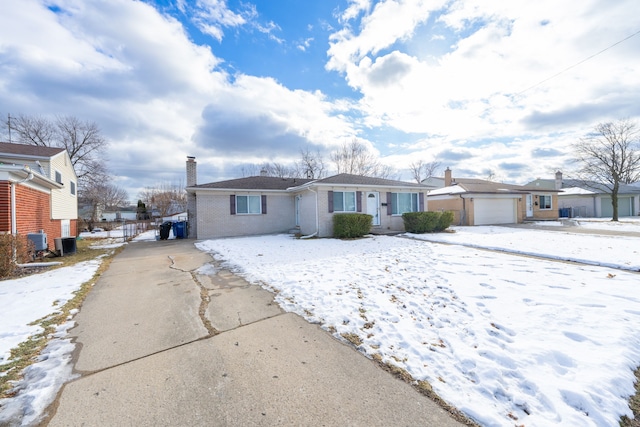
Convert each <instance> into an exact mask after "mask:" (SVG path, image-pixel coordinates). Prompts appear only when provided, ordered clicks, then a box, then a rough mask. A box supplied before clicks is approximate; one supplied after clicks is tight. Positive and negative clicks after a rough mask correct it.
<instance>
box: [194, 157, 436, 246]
mask: <svg viewBox="0 0 640 427" xmlns="http://www.w3.org/2000/svg"><path fill="white" fill-rule="evenodd" d="M186 190H187V211H188V218H189V236H190V237H192V238H196V239H210V238H217V237H233V236H248V235H260V234H274V233H287V232H290V231H295V232H296V233H300V234H302V235H305V236H318V237H331V236H332V235H333V215H334V214H335V213H357V212H359V213H366V214H369V215H371V216H372V217H373V225H372V229H371V232H381V233H382V232H387V231H399V232H401V231H404V221H403V219H402V213H404V212H416V211H425V210H426V204H425V200H426V193H427V188H426V187H425V186H423V185H420V184H414V183H409V182H404V181H396V180H390V179H382V178H373V177H365V176H358V175H350V174H338V175H334V176H330V177H328V178H323V179H301V178H276V177H269V176H252V177H246V178H239V179H231V180H226V181H219V182H212V183H208V184H200V185H198V184H196V162H195V159H194V158H193V157H189V158H188V160H187V188H186Z"/></svg>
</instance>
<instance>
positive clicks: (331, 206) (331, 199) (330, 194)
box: [328, 191, 333, 213]
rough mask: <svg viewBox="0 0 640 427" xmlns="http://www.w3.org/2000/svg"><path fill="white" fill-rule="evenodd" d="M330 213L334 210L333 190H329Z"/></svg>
mask: <svg viewBox="0 0 640 427" xmlns="http://www.w3.org/2000/svg"><path fill="white" fill-rule="evenodd" d="M328 193H329V213H331V212H333V191H329V192H328Z"/></svg>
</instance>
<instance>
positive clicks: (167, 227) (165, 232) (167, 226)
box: [160, 221, 173, 240]
mask: <svg viewBox="0 0 640 427" xmlns="http://www.w3.org/2000/svg"><path fill="white" fill-rule="evenodd" d="M172 225H173V224H172V222H171V221H167V222H163V223H162V224H160V240H167V239H168V238H169V233H170V232H171V226H172Z"/></svg>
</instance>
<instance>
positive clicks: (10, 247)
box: [0, 233, 33, 279]
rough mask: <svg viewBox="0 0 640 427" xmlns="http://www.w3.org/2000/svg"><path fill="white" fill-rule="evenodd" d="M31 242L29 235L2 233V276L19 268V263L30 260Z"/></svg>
mask: <svg viewBox="0 0 640 427" xmlns="http://www.w3.org/2000/svg"><path fill="white" fill-rule="evenodd" d="M29 243H30V242H29V241H28V240H27V236H23V235H17V236H13V235H12V234H10V233H2V234H0V278H3V279H4V278H6V277H9V276H11V275H12V274H13V273H14V272H15V270H16V268H17V264H21V263H24V262H27V261H28V260H29V258H30V257H29V247H30V246H29ZM31 245H33V243H31ZM14 250H15V257H14Z"/></svg>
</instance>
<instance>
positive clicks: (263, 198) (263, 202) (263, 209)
mask: <svg viewBox="0 0 640 427" xmlns="http://www.w3.org/2000/svg"><path fill="white" fill-rule="evenodd" d="M260 200H261V202H262V213H263V214H266V213H267V196H266V194H263V195H262V197H261V198H260Z"/></svg>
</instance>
